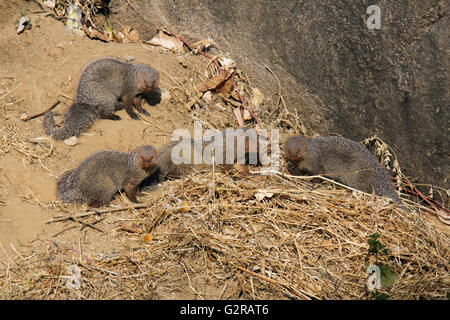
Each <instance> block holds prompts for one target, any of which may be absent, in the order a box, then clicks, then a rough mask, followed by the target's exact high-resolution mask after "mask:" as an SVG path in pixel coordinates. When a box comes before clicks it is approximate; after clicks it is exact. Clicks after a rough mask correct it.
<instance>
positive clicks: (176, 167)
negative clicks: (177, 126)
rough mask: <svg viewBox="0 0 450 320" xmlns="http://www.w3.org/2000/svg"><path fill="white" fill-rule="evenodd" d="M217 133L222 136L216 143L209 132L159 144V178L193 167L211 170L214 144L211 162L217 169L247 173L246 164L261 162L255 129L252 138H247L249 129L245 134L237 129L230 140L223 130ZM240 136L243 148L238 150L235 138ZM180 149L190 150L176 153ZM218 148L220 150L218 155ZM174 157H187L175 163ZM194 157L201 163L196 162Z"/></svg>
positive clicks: (190, 169) (181, 173) (177, 173)
mask: <svg viewBox="0 0 450 320" xmlns="http://www.w3.org/2000/svg"><path fill="white" fill-rule="evenodd" d="M217 133H218V135H220V136H221V137H222V139H221V140H219V141H218V142H217V143H218V144H215V142H216V140H215V139H216V137H215V135H210V136H206V137H204V138H203V139H202V138H200V139H191V138H189V139H183V140H180V141H174V142H170V143H169V144H167V145H165V146H164V147H162V148H161V149H160V152H159V157H158V169H159V176H160V180H163V179H164V178H178V177H180V176H181V175H183V174H185V173H187V172H190V171H192V170H197V171H201V170H203V169H206V170H211V165H212V157H210V155H212V148H213V147H214V148H215V150H214V163H215V165H216V168H217V170H218V171H229V170H232V169H236V170H237V171H239V172H241V173H247V172H248V168H247V166H245V164H259V163H260V161H259V160H260V159H259V144H258V140H256V141H255V139H257V138H258V137H259V136H257V135H256V133H255V136H254V137H253V138H255V139H250V138H246V137H249V135H248V132H247V136H246V134H245V131H241V132H236V133H235V136H234V137H233V138H231V139H232V140H227V135H226V130H224V131H218V132H217ZM241 138H242V140H241V141H242V143H244V144H243V145H242V148H243V150H241V151H242V153H238V150H239V148H241V147H240V146H239V145H238V139H241ZM233 139H234V140H233ZM244 139H245V140H244ZM230 143H232V144H230ZM233 146H234V148H233ZM174 148H178V150H174ZM216 148H217V149H216ZM219 148H221V150H219ZM181 149H182V150H183V151H184V150H190V152H191V153H190V154H187V155H184V154H183V152H181V153H179V152H178V151H179V150H181ZM220 152H221V153H222V154H221V155H220ZM227 154H229V155H228V157H229V159H227ZM174 157H180V158H184V157H186V159H184V160H183V162H184V163H177V161H176V159H174ZM196 158H197V159H198V160H199V161H200V163H195V159H196ZM180 160H181V159H180ZM178 162H180V161H178ZM186 162H187V163H186Z"/></svg>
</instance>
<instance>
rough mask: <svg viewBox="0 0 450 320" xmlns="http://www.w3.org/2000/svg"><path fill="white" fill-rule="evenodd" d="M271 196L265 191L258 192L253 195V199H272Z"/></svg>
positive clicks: (271, 194) (270, 193)
mask: <svg viewBox="0 0 450 320" xmlns="http://www.w3.org/2000/svg"><path fill="white" fill-rule="evenodd" d="M272 196H273V193H272V192H268V191H266V190H258V192H257V193H255V198H256V199H258V201H261V200H262V199H264V198H272Z"/></svg>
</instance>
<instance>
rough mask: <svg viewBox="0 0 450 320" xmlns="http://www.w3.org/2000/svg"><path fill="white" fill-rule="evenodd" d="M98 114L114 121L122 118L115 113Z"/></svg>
mask: <svg viewBox="0 0 450 320" xmlns="http://www.w3.org/2000/svg"><path fill="white" fill-rule="evenodd" d="M100 116H101V118H102V119H108V120H114V121H117V120H121V119H122V118H121V117H120V116H118V115H117V114H110V115H103V114H100Z"/></svg>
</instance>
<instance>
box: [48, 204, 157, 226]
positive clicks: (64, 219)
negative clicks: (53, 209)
mask: <svg viewBox="0 0 450 320" xmlns="http://www.w3.org/2000/svg"><path fill="white" fill-rule="evenodd" d="M149 206H150V204H146V203H142V204H135V205H130V206H127V207H119V208H110V209H101V210H99V209H93V208H92V209H89V210H88V211H86V212H84V213H80V214H78V215H76V216H72V217H63V218H57V219H54V220H49V221H47V222H45V223H46V224H49V223H53V222H62V221H67V220H71V219H72V218H74V219H78V218H84V217H89V216H92V215H94V214H98V215H100V214H103V213H108V212H116V211H123V210H127V209H130V207H131V208H134V209H140V208H146V207H149Z"/></svg>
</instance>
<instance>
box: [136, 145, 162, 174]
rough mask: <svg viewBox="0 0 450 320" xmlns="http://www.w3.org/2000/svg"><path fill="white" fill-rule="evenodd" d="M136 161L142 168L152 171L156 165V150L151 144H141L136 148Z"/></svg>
mask: <svg viewBox="0 0 450 320" xmlns="http://www.w3.org/2000/svg"><path fill="white" fill-rule="evenodd" d="M136 161H137V163H138V165H139V167H141V168H142V169H143V170H145V171H154V170H155V169H156V167H157V165H158V151H156V149H155V148H153V147H152V146H142V147H139V148H137V149H136Z"/></svg>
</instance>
